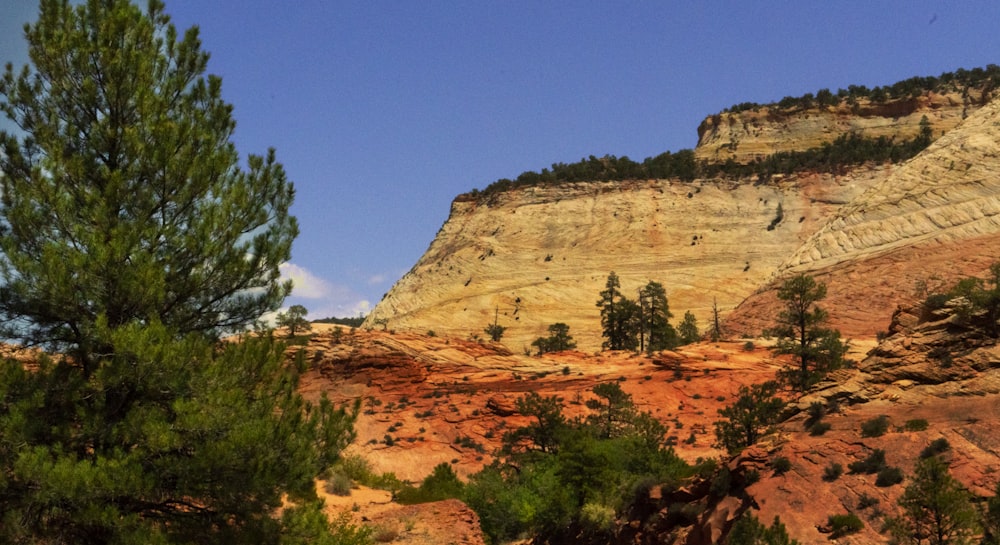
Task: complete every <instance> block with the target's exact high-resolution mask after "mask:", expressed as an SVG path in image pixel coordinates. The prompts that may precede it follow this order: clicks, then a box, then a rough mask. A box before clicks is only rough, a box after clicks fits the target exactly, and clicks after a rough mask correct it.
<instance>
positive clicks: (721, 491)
mask: <svg viewBox="0 0 1000 545" xmlns="http://www.w3.org/2000/svg"><path fill="white" fill-rule="evenodd" d="M731 487H732V476H731V475H730V473H729V468H728V467H725V466H723V467H722V469H720V470H719V472H718V473H716V474H715V477H713V478H712V484H711V486H710V487H709V492H710V493H711V494H712V495H713V496H716V497H719V498H721V497H723V496H725V495H727V494H729V490H730V488H731Z"/></svg>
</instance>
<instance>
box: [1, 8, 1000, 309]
mask: <svg viewBox="0 0 1000 545" xmlns="http://www.w3.org/2000/svg"><path fill="white" fill-rule="evenodd" d="M141 3H143V4H144V2H141ZM36 11H37V8H36V5H35V3H34V2H31V1H29V0H6V1H5V2H3V5H2V6H0V60H2V61H14V62H15V64H17V65H20V64H23V63H24V62H25V61H26V58H27V57H26V53H25V45H24V43H23V38H22V33H21V26H22V23H23V22H26V21H29V20H33V19H34V18H35V13H36ZM166 11H167V13H169V14H170V15H171V16H172V17H173V22H174V24H175V25H176V26H177V27H178V28H179V29H186V28H188V27H190V26H192V25H198V26H199V27H200V29H201V38H202V42H203V47H204V49H205V50H207V51H209V52H210V53H211V55H212V57H211V61H210V63H209V71H210V72H211V73H214V74H218V75H220V76H221V77H222V79H223V95H224V96H225V98H226V100H227V101H229V102H230V103H232V104H233V106H234V109H235V117H236V119H237V130H236V135H235V141H236V145H237V148H238V149H239V150H240V152H241V154H243V155H244V156H245V155H246V154H247V153H257V154H261V153H264V152H265V151H266V150H267V148H268V147H274V148H276V149H277V154H278V159H279V160H280V161H281V162H282V163H284V165H285V167H286V170H287V171H288V174H289V177H290V179H291V180H293V181H294V182H295V185H296V189H297V199H296V204H295V206H294V209H293V210H294V213H295V214H296V216H298V218H299V222H300V226H301V230H302V234H301V235H300V236H299V238H298V239H297V241H296V244H295V247H294V250H293V257H292V261H291V262H290V263H289V264H286V266H285V270H286V272H287V273H288V274H289V275H290V276H292V277H293V278H295V279H296V280H297V286H296V291H295V293H294V294H293V297H292V299H290V300H289V301H288V303H289V304H294V303H300V304H303V305H305V306H306V307H307V308H308V309H310V314H309V317H310V318H319V317H324V316H330V315H336V316H355V315H357V314H358V313H359V312H364V311H366V310H367V309H368V308H369V307H370V306H372V305H374V304H376V303H377V302H378V300H379V299H380V298H381V297H382V294H383V293H385V292H387V291H388V290H389V288H390V287H391V286H392V284H393V283H394V282H395V281H396V280H397V279H399V277H400V276H402V275H403V274H404V273H405V272H406V271H407V270H408V269H409V268H410V267H411V266H412V265H413V264H414V263H415V262H416V261H417V259H418V258H419V257H420V255H421V254H422V253H423V252H424V250H426V248H427V246H428V245H429V244H430V242H431V240H432V239H433V237H434V235H435V233H436V232H437V230H438V229H439V228H440V227H441V224H442V223H443V222H444V221H445V219H447V217H448V211H449V207H450V203H451V200H452V199H453V198H454V197H455V196H456V195H457V194H459V193H462V192H465V191H468V190H470V189H472V188H483V187H485V186H486V185H488V184H489V183H491V182H493V181H494V180H496V179H498V178H505V177H506V178H513V177H515V176H517V175H518V174H520V173H521V172H523V171H525V170H539V169H541V168H543V167H547V166H549V165H550V164H552V163H555V162H572V161H576V160H579V159H580V158H582V157H586V156H588V155H591V154H593V155H598V156H600V155H604V154H614V155H618V156H622V155H627V156H629V157H631V158H633V159H636V160H642V159H644V158H646V157H649V156H653V155H657V154H659V153H662V152H663V151H666V150H671V151H677V150H679V149H684V148H692V147H694V145H695V144H696V142H697V127H698V124H699V123H700V122H701V120H702V119H703V118H704V117H706V116H708V115H711V114H712V113H715V112H717V111H719V110H721V109H723V108H726V107H728V106H731V105H733V104H735V103H739V102H744V101H755V102H770V101H775V100H779V99H781V98H782V97H784V96H786V95H792V96H798V95H801V94H803V93H806V92H815V91H816V90H818V89H821V88H830V89H831V90H834V91H835V90H836V89H837V88H838V87H844V88H846V87H847V86H848V85H852V84H858V85H867V86H869V87H872V86H875V85H882V84H889V83H893V82H895V81H898V80H900V79H905V78H908V77H911V76H918V75H919V76H926V75H938V74H940V73H941V72H945V71H952V70H954V69H956V68H959V67H963V68H974V67H980V66H985V65H986V64H989V63H1000V55H998V53H1000V32H997V28H996V26H997V22H998V21H1000V3H997V2H986V1H963V2H921V1H898V2H889V1H881V2H880V1H854V2H847V1H832V2H801V1H758V2H751V1H739V2H737V1H725V2H724V1H715V2H709V1H705V2H667V1H658V2H654V1H638V0H637V1H633V2H618V1H615V2H594V1H585V0H575V1H563V2H554V1H552V2H550V1H544V0H534V1H514V0H510V1H501V0H497V1H493V2H487V1H480V0H463V1H447V2H446V1H428V2H412V1H391V2H390V1H380V0H366V1H358V2H355V1H339V0H338V1H322V0H296V1H282V0H270V1H265V0H166Z"/></svg>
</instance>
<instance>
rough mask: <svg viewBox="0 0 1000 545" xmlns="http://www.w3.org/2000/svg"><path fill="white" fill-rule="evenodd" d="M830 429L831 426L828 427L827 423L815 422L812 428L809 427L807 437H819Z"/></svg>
mask: <svg viewBox="0 0 1000 545" xmlns="http://www.w3.org/2000/svg"><path fill="white" fill-rule="evenodd" d="M831 427H832V426H831V425H830V423H829V422H816V423H815V424H813V425H812V426H809V435H812V436H813V437H819V436H820V435H823V434H824V433H826V432H828V431H830V428H831Z"/></svg>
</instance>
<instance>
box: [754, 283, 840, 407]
mask: <svg viewBox="0 0 1000 545" xmlns="http://www.w3.org/2000/svg"><path fill="white" fill-rule="evenodd" d="M824 298H826V284H823V283H817V282H816V280H815V279H814V278H813V277H811V276H806V275H798V276H795V277H793V278H790V279H788V280H786V281H785V282H784V284H782V286H781V288H779V289H778V299H780V300H781V301H782V302H784V304H785V309H784V310H783V311H781V312H780V313H779V314H778V324H777V326H776V327H775V328H774V329H773V330H772V333H774V335H775V336H776V337H778V343H777V345H776V348H775V352H776V353H778V354H790V355H792V357H793V358H794V360H796V361H795V367H793V368H791V369H788V370H785V371H784V372H783V373H782V375H783V377H784V378H785V379H786V380H787V382H788V383H789V384H791V385H792V386H793V387H794V388H796V389H798V390H799V391H805V390H806V389H807V388H809V386H811V385H813V384H815V383H816V382H817V381H818V380H819V379H820V378H822V377H823V376H824V375H825V374H826V373H827V372H828V371H831V370H833V369H837V368H839V367H840V366H841V365H842V364H843V358H844V354H846V353H847V349H848V345H847V343H844V342H842V341H841V340H840V332H839V331H837V330H834V329H827V328H824V327H823V324H825V323H826V321H827V318H828V314H827V312H826V311H825V310H823V309H822V308H820V307H819V306H818V305H817V304H816V303H817V302H819V301H822V300H823V299H824Z"/></svg>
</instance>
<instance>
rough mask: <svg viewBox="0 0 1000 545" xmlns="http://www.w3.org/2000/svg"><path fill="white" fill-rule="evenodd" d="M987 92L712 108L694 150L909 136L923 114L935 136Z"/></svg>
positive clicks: (724, 154)
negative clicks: (851, 136) (713, 111)
mask: <svg viewBox="0 0 1000 545" xmlns="http://www.w3.org/2000/svg"><path fill="white" fill-rule="evenodd" d="M988 96H989V95H988V94H984V93H983V92H981V91H977V90H973V91H969V92H966V93H962V92H958V91H951V92H943V93H933V92H927V93H925V94H923V95H921V96H919V97H915V98H907V99H902V100H894V101H890V102H887V103H873V102H871V101H870V100H869V99H867V98H863V99H860V100H859V101H858V102H857V103H856V104H854V105H849V104H847V103H846V102H844V103H841V104H839V105H837V106H814V107H811V108H808V109H802V108H792V109H787V108H786V109H782V108H779V107H777V106H776V105H770V106H761V107H759V108H758V109H756V110H747V111H742V112H736V113H730V112H726V113H720V114H715V115H712V116H709V117H707V118H705V120H704V121H702V123H701V125H700V126H699V127H698V147H697V148H695V156H696V157H697V158H698V159H702V160H707V161H726V160H728V159H732V160H734V161H737V162H740V163H749V162H752V161H753V160H755V159H760V158H762V157H766V156H768V155H771V154H773V153H776V152H781V151H802V150H807V149H810V148H815V147H817V146H819V145H821V144H823V143H825V142H831V141H833V140H834V139H835V138H836V137H837V136H840V135H842V134H845V133H858V134H863V135H865V136H869V137H879V136H886V137H890V138H896V139H899V140H902V139H909V138H913V137H914V136H916V135H917V134H918V133H919V131H920V122H921V120H922V119H923V118H924V117H926V118H927V121H928V122H929V123H930V126H931V128H932V130H933V132H934V136H939V135H941V134H944V133H946V132H948V131H950V130H951V129H953V128H955V126H956V125H958V123H959V122H960V121H961V120H962V119H964V118H965V117H966V116H967V115H968V114H969V113H971V112H973V111H975V110H976V109H978V108H979V107H980V106H982V104H983V101H984V100H987V99H988Z"/></svg>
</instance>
